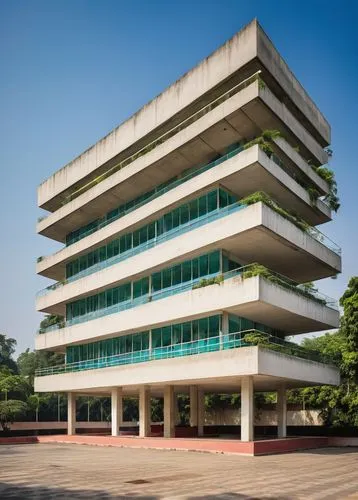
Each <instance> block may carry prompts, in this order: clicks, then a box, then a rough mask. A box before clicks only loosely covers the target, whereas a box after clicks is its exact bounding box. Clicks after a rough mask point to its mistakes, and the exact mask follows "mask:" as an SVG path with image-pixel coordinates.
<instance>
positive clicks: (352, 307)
mask: <svg viewBox="0 0 358 500" xmlns="http://www.w3.org/2000/svg"><path fill="white" fill-rule="evenodd" d="M339 303H340V305H341V306H342V307H343V317H342V320H341V332H342V334H343V336H344V337H345V339H346V342H347V350H346V352H345V353H344V355H343V360H344V363H345V365H346V366H345V369H346V373H347V374H348V376H349V377H350V378H351V379H352V380H354V381H355V382H358V276H354V277H353V278H351V279H350V280H349V283H348V288H347V290H346V291H345V292H344V294H343V295H342V297H341V299H340V301H339Z"/></svg>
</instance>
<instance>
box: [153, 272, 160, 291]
mask: <svg viewBox="0 0 358 500" xmlns="http://www.w3.org/2000/svg"><path fill="white" fill-rule="evenodd" d="M161 288H162V273H154V274H152V290H153V292H157V291H158V290H161Z"/></svg>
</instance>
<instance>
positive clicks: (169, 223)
mask: <svg viewBox="0 0 358 500" xmlns="http://www.w3.org/2000/svg"><path fill="white" fill-rule="evenodd" d="M171 229H173V215H172V213H169V214H166V215H164V232H166V231H170V230H171Z"/></svg>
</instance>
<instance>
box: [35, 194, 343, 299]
mask: <svg viewBox="0 0 358 500" xmlns="http://www.w3.org/2000/svg"><path fill="white" fill-rule="evenodd" d="M246 207H247V205H245V204H241V203H240V202H236V203H233V204H232V205H229V206H227V207H224V208H218V209H216V210H213V211H212V212H209V213H207V214H205V215H202V216H201V217H197V218H196V219H193V220H192V221H189V222H187V223H185V224H182V225H180V226H178V227H176V228H174V229H171V230H170V231H166V232H165V233H162V234H161V235H160V236H158V237H155V238H153V239H152V240H149V241H147V242H146V243H142V244H141V245H138V246H136V247H134V248H131V249H130V250H127V251H126V252H122V253H120V254H118V255H116V256H114V257H111V258H109V259H106V260H103V261H102V262H97V263H96V264H94V265H93V266H91V267H88V268H87V269H84V270H83V271H80V272H79V273H77V274H75V275H74V276H71V277H70V278H67V279H65V280H63V281H58V282H56V283H54V284H53V285H49V286H47V287H46V288H43V289H42V290H40V291H39V292H37V294H36V297H41V296H44V295H47V294H48V293H49V292H51V291H53V290H56V289H57V288H59V287H61V286H63V285H66V284H67V283H71V282H73V281H76V280H78V279H80V278H83V277H85V276H89V275H90V274H93V273H95V272H98V271H101V270H102V269H106V268H107V267H109V266H112V265H114V264H117V263H119V262H122V261H123V260H125V259H128V258H129V257H133V256H134V255H137V254H138V253H141V252H144V251H145V250H148V249H150V248H153V247H155V246H157V245H159V244H160V243H163V242H165V241H169V240H171V239H172V238H175V237H176V236H179V235H181V234H183V233H186V232H187V231H191V230H193V229H196V228H197V227H200V226H203V225H205V224H208V223H209V222H213V221H214V220H217V219H219V218H221V217H225V216H226V215H229V214H231V213H233V212H236V211H238V210H241V209H243V208H246ZM271 208H272V209H273V210H274V209H275V208H274V206H271ZM281 216H282V215H281ZM306 233H307V234H309V235H310V236H311V237H312V238H314V239H315V240H316V241H318V242H319V243H321V244H322V245H323V246H325V247H326V248H328V249H330V250H332V251H333V252H334V253H336V254H337V255H341V248H340V247H339V246H338V245H337V244H336V243H334V242H333V241H332V240H331V239H330V238H328V236H326V235H324V234H323V233H321V231H319V230H318V229H317V228H315V227H313V226H308V228H307V230H306Z"/></svg>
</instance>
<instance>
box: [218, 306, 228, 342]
mask: <svg viewBox="0 0 358 500" xmlns="http://www.w3.org/2000/svg"><path fill="white" fill-rule="evenodd" d="M228 333H229V314H228V313H227V312H223V313H222V316H221V329H220V349H222V348H223V339H224V335H227V334H228Z"/></svg>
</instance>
